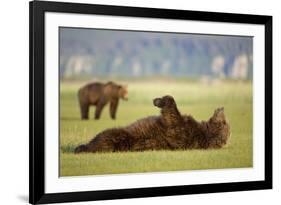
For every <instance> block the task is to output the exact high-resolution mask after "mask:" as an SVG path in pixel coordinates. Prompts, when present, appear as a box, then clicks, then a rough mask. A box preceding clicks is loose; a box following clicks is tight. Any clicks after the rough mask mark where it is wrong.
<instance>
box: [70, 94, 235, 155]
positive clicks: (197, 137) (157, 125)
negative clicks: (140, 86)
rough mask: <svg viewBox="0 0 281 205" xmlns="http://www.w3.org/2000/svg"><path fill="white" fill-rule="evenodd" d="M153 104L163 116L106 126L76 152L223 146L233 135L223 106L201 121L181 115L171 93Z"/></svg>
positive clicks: (155, 100)
mask: <svg viewBox="0 0 281 205" xmlns="http://www.w3.org/2000/svg"><path fill="white" fill-rule="evenodd" d="M153 103H154V105H155V106H157V107H159V108H160V109H161V115H160V116H151V117H147V118H144V119H141V120H138V121H136V122H134V123H132V124H131V125H129V126H126V127H123V128H113V129H107V130H105V131H103V132H101V133H99V134H97V136H96V137H95V138H93V139H92V140H91V141H90V142H89V143H88V144H84V145H80V146H78V147H77V148H76V149H75V153H81V152H123V151H144V150H164V149H166V150H179V149H208V148H221V147H222V146H224V145H225V144H226V143H227V141H228V138H229V136H230V126H229V124H228V123H227V121H226V118H225V115H224V109H223V108H218V109H216V110H215V112H214V114H213V116H212V117H211V118H210V119H209V120H208V121H202V122H198V121H196V120H195V119H194V118H193V117H192V116H190V115H181V114H180V112H179V111H178V109H177V105H176V103H175V101H174V99H173V97H171V96H164V97H162V98H156V99H154V101H153Z"/></svg>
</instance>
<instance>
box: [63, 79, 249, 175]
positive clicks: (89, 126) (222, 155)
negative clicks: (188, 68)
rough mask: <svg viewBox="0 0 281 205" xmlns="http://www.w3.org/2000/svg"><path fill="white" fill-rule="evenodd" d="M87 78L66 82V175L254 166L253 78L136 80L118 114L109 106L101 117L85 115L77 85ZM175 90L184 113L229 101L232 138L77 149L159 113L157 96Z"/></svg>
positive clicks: (208, 111)
mask: <svg viewBox="0 0 281 205" xmlns="http://www.w3.org/2000/svg"><path fill="white" fill-rule="evenodd" d="M85 83H86V82H70V81H65V82H64V81H62V82H61V86H60V176H81V175H102V174H119V173H136V172H138V173H140V172H160V171H176V170H177V171H179V170H199V169H221V168H239V167H252V164H253V156H252V152H253V147H252V142H253V139H252V121H253V119H252V114H253V113H252V83H251V82H236V81H225V82H220V83H216V84H214V85H205V84H200V83H198V82H195V81H160V80H159V81H157V80H156V81H152V80H150V81H131V82H124V83H126V84H127V85H128V91H129V96H128V97H129V100H128V101H122V100H120V102H119V107H118V111H117V119H116V120H111V119H110V117H109V106H108V105H107V106H106V107H105V109H104V110H103V112H102V116H101V119H100V120H98V121H97V120H94V119H93V116H94V110H95V109H94V107H92V108H91V109H90V120H88V121H82V120H80V111H79V107H78V100H77V90H78V89H79V87H81V86H82V85H84V84H85ZM167 94H170V95H172V96H174V98H175V100H176V102H177V105H178V108H179V110H180V111H181V113H182V114H184V113H186V114H192V115H193V116H194V117H195V118H196V119H197V120H207V119H208V118H209V117H210V116H211V115H212V114H213V111H214V109H215V108H217V107H221V106H224V108H225V114H226V116H227V118H228V121H229V123H230V126H231V139H230V141H229V144H228V145H227V146H226V147H224V148H222V149H213V150H185V151H145V152H124V153H87V154H74V153H73V151H74V148H75V147H76V146H77V145H79V144H81V143H86V142H88V141H89V140H90V139H92V138H93V137H94V136H95V135H96V134H97V133H98V132H100V131H102V130H104V129H107V128H111V127H119V126H124V125H128V124H130V123H132V122H134V121H135V120H137V119H140V118H143V117H147V116H149V115H159V109H158V108H156V107H154V106H153V104H152V99H153V98H155V97H159V96H163V95H167Z"/></svg>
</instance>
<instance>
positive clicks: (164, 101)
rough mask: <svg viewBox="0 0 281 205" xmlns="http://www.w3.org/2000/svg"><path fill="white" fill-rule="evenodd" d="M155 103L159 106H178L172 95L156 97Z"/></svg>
mask: <svg viewBox="0 0 281 205" xmlns="http://www.w3.org/2000/svg"><path fill="white" fill-rule="evenodd" d="M153 104H154V106H156V107H159V108H171V107H176V102H175V100H174V98H173V97H172V96H170V95H166V96H163V97H162V98H155V99H154V100H153Z"/></svg>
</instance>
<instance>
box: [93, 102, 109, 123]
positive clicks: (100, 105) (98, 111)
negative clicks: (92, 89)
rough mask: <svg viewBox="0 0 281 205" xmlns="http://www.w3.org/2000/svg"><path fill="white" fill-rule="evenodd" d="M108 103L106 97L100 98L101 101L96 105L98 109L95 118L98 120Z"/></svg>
mask: <svg viewBox="0 0 281 205" xmlns="http://www.w3.org/2000/svg"><path fill="white" fill-rule="evenodd" d="M106 103H107V101H106V100H104V99H100V100H99V102H98V104H97V107H96V111H95V119H96V120H98V119H100V115H101V112H102V109H103V108H104V106H105V105H106Z"/></svg>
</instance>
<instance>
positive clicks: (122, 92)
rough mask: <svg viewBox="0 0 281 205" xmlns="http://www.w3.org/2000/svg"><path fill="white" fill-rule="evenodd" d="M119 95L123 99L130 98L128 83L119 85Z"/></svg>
mask: <svg viewBox="0 0 281 205" xmlns="http://www.w3.org/2000/svg"><path fill="white" fill-rule="evenodd" d="M118 97H119V98H122V99H123V100H128V89H127V86H126V85H119V86H118Z"/></svg>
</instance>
